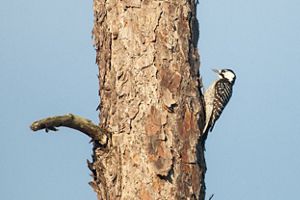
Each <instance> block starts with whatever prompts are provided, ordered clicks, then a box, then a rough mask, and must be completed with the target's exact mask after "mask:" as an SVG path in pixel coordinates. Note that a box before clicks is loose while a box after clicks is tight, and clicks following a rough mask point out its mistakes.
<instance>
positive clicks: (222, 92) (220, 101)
mask: <svg viewBox="0 0 300 200" xmlns="http://www.w3.org/2000/svg"><path fill="white" fill-rule="evenodd" d="M213 71H214V72H216V73H217V74H218V77H219V79H218V80H216V81H214V82H213V84H212V85H211V86H210V87H209V88H208V89H207V90H206V91H205V93H204V101H205V113H206V123H205V127H204V130H203V133H204V134H205V135H207V134H208V132H210V131H212V130H213V128H214V126H215V123H216V121H217V120H218V119H219V117H220V115H221V114H222V112H223V110H224V108H225V106H226V105H227V103H228V101H229V99H230V97H231V95H232V87H233V85H234V82H235V79H236V76H235V73H234V72H233V71H232V70H231V69H221V70H216V69H213Z"/></svg>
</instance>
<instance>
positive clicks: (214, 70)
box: [212, 69, 220, 74]
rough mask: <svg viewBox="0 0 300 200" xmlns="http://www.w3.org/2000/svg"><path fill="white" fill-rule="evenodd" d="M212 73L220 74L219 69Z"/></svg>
mask: <svg viewBox="0 0 300 200" xmlns="http://www.w3.org/2000/svg"><path fill="white" fill-rule="evenodd" d="M212 71H213V72H215V73H217V74H220V72H219V70H217V69H212Z"/></svg>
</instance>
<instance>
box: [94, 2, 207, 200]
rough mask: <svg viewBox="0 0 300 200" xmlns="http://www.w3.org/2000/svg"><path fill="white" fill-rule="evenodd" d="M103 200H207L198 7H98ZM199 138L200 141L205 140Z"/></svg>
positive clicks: (97, 177)
mask: <svg viewBox="0 0 300 200" xmlns="http://www.w3.org/2000/svg"><path fill="white" fill-rule="evenodd" d="M94 15H95V21H94V23H95V24H94V29H93V36H94V45H95V48H96V52H97V55H96V63H97V64H98V66H99V86H100V90H99V95H100V98H101V103H100V106H99V108H100V115H99V117H100V121H101V126H104V127H106V128H107V129H108V130H109V131H110V132H111V135H110V137H109V139H108V143H107V144H106V145H103V144H99V143H97V142H94V143H95V144H94V155H93V162H92V163H89V167H90V169H91V170H92V172H93V176H94V180H93V181H92V182H91V183H90V184H91V186H92V187H93V188H94V190H95V191H96V192H97V195H98V199H105V200H108V199H129V200H131V199H143V200H147V199H202V200H204V197H205V184H204V175H205V171H206V165H205V160H204V146H203V145H201V141H200V140H201V138H202V137H200V136H201V130H202V129H203V126H204V120H205V119H204V110H203V100H202V94H201V90H200V87H201V85H200V81H199V56H198V53H197V40H198V26H197V20H196V5H195V2H193V1H192V2H191V1H188V0H177V1H149V0H144V1H141V0H123V1H117V0H107V1H103V0H94ZM199 138H200V139H199Z"/></svg>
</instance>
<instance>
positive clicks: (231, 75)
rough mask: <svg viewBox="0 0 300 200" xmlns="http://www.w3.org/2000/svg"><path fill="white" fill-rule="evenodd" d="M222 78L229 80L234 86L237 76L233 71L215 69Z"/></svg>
mask: <svg viewBox="0 0 300 200" xmlns="http://www.w3.org/2000/svg"><path fill="white" fill-rule="evenodd" d="M213 71H214V72H216V73H217V74H218V76H219V77H220V78H225V79H227V80H228V81H229V82H230V83H232V84H234V82H235V79H236V76H235V73H234V72H233V71H232V70H231V69H213Z"/></svg>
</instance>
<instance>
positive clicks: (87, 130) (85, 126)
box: [30, 114, 110, 145]
mask: <svg viewBox="0 0 300 200" xmlns="http://www.w3.org/2000/svg"><path fill="white" fill-rule="evenodd" d="M60 126H64V127H69V128H72V129H75V130H78V131H81V132H82V133H84V134H86V135H87V136H89V137H90V138H91V139H92V141H97V142H99V143H100V144H102V145H105V144H106V143H107V140H108V135H109V134H110V133H109V132H108V131H107V130H106V129H105V128H103V127H101V126H98V125H95V124H94V123H93V122H92V121H91V120H88V119H85V118H83V117H80V116H78V115H73V114H67V115H61V116H54V117H48V118H45V119H41V120H38V121H35V122H33V123H32V124H31V126H30V128H31V130H33V131H38V130H42V129H45V131H46V132H48V131H49V130H51V131H57V130H58V129H57V127H60Z"/></svg>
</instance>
